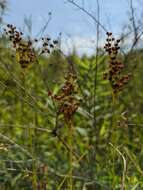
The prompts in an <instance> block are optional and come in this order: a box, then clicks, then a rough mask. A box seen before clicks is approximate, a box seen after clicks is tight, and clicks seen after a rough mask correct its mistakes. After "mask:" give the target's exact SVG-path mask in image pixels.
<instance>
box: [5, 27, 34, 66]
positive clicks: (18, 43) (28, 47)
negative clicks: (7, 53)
mask: <svg viewBox="0 0 143 190" xmlns="http://www.w3.org/2000/svg"><path fill="white" fill-rule="evenodd" d="M4 31H5V33H6V35H7V36H8V37H9V40H10V41H11V42H12V45H13V48H14V49H15V51H16V54H15V55H16V60H17V61H18V63H19V64H20V65H21V67H22V68H23V69H26V68H27V67H28V66H29V65H30V64H31V63H34V62H36V60H37V57H36V54H35V51H34V48H33V47H32V42H31V41H30V40H25V39H24V38H23V33H22V32H19V31H18V30H17V29H16V27H15V26H13V25H11V24H8V25H7V28H6V29H4Z"/></svg>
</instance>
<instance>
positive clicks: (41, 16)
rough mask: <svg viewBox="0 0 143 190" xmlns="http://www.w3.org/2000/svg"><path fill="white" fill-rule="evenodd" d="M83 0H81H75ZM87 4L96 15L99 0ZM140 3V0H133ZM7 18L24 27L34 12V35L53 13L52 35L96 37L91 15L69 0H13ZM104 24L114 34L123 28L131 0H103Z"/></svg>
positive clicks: (102, 15) (102, 18)
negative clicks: (24, 21)
mask: <svg viewBox="0 0 143 190" xmlns="http://www.w3.org/2000/svg"><path fill="white" fill-rule="evenodd" d="M75 1H76V2H79V3H80V2H81V0H75ZM84 1H85V7H86V8H87V9H88V10H89V11H90V12H92V14H94V15H96V0H84ZM133 1H134V3H136V0H133ZM8 2H9V5H8V6H9V9H8V12H7V14H6V15H5V21H6V22H7V23H12V24H14V25H16V26H17V27H21V28H22V26H23V20H24V16H30V15H32V28H33V29H32V34H33V36H35V35H36V34H37V33H38V32H39V30H40V28H41V27H42V26H43V25H44V23H45V21H46V20H47V19H48V12H50V11H51V12H52V20H51V22H50V24H49V26H48V28H47V30H46V33H47V34H50V35H51V36H54V37H55V36H58V34H59V33H60V32H62V33H63V36H65V38H66V37H67V38H68V37H69V36H72V37H75V38H85V39H87V38H91V39H92V38H94V36H95V26H94V24H93V22H92V20H91V19H90V18H88V17H87V15H85V14H84V13H82V12H81V11H79V10H78V9H77V8H75V7H74V6H72V5H71V4H69V3H65V2H66V0H9V1H8ZM99 2H100V15H101V16H100V17H101V23H103V24H104V25H105V26H106V28H107V29H108V30H109V31H110V30H111V31H112V32H114V33H118V32H120V31H121V30H122V26H123V24H125V23H126V21H127V11H128V10H129V4H128V2H129V0H99Z"/></svg>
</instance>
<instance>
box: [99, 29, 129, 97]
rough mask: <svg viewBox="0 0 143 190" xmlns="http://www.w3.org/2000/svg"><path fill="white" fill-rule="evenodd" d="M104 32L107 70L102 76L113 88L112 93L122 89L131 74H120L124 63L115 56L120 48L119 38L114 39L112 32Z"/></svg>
mask: <svg viewBox="0 0 143 190" xmlns="http://www.w3.org/2000/svg"><path fill="white" fill-rule="evenodd" d="M106 34H107V39H106V43H105V46H104V49H105V51H106V52H107V53H108V56H109V71H108V72H105V73H104V74H103V78H104V79H108V80H109V82H110V84H111V87H112V89H113V93H114V94H117V93H118V92H119V91H121V90H122V89H123V87H124V86H125V84H127V83H128V81H129V79H130V77H131V74H130V73H129V74H126V75H123V74H121V73H122V71H123V69H124V64H123V63H122V62H121V61H119V60H118V58H117V55H118V51H119V49H120V46H119V43H120V40H119V39H117V40H116V39H115V38H114V37H112V33H110V32H107V33H106Z"/></svg>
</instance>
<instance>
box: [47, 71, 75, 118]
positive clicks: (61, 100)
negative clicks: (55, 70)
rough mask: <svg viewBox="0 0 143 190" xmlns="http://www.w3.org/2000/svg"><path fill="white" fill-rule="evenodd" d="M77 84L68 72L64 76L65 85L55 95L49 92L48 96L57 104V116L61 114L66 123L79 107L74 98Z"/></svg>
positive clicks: (72, 75) (73, 75) (73, 76)
mask: <svg viewBox="0 0 143 190" xmlns="http://www.w3.org/2000/svg"><path fill="white" fill-rule="evenodd" d="M76 93H77V84H76V75H75V74H73V73H72V72H68V73H67V75H66V76H65V83H64V85H63V87H62V88H61V89H60V91H59V93H58V94H57V95H53V96H52V93H51V92H49V96H52V97H53V99H54V100H55V101H56V102H57V103H58V114H62V115H63V116H64V119H65V121H66V122H69V121H71V119H72V117H73V115H74V113H75V112H76V110H77V109H78V107H79V100H78V99H77V98H76V96H75V95H76Z"/></svg>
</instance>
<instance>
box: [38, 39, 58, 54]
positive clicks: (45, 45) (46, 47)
mask: <svg viewBox="0 0 143 190" xmlns="http://www.w3.org/2000/svg"><path fill="white" fill-rule="evenodd" d="M58 43H59V42H58V40H53V41H52V40H51V38H49V37H48V38H42V50H41V54H44V53H48V54H50V53H51V52H52V50H53V49H54V48H55V47H56V45H57V44H58Z"/></svg>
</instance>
